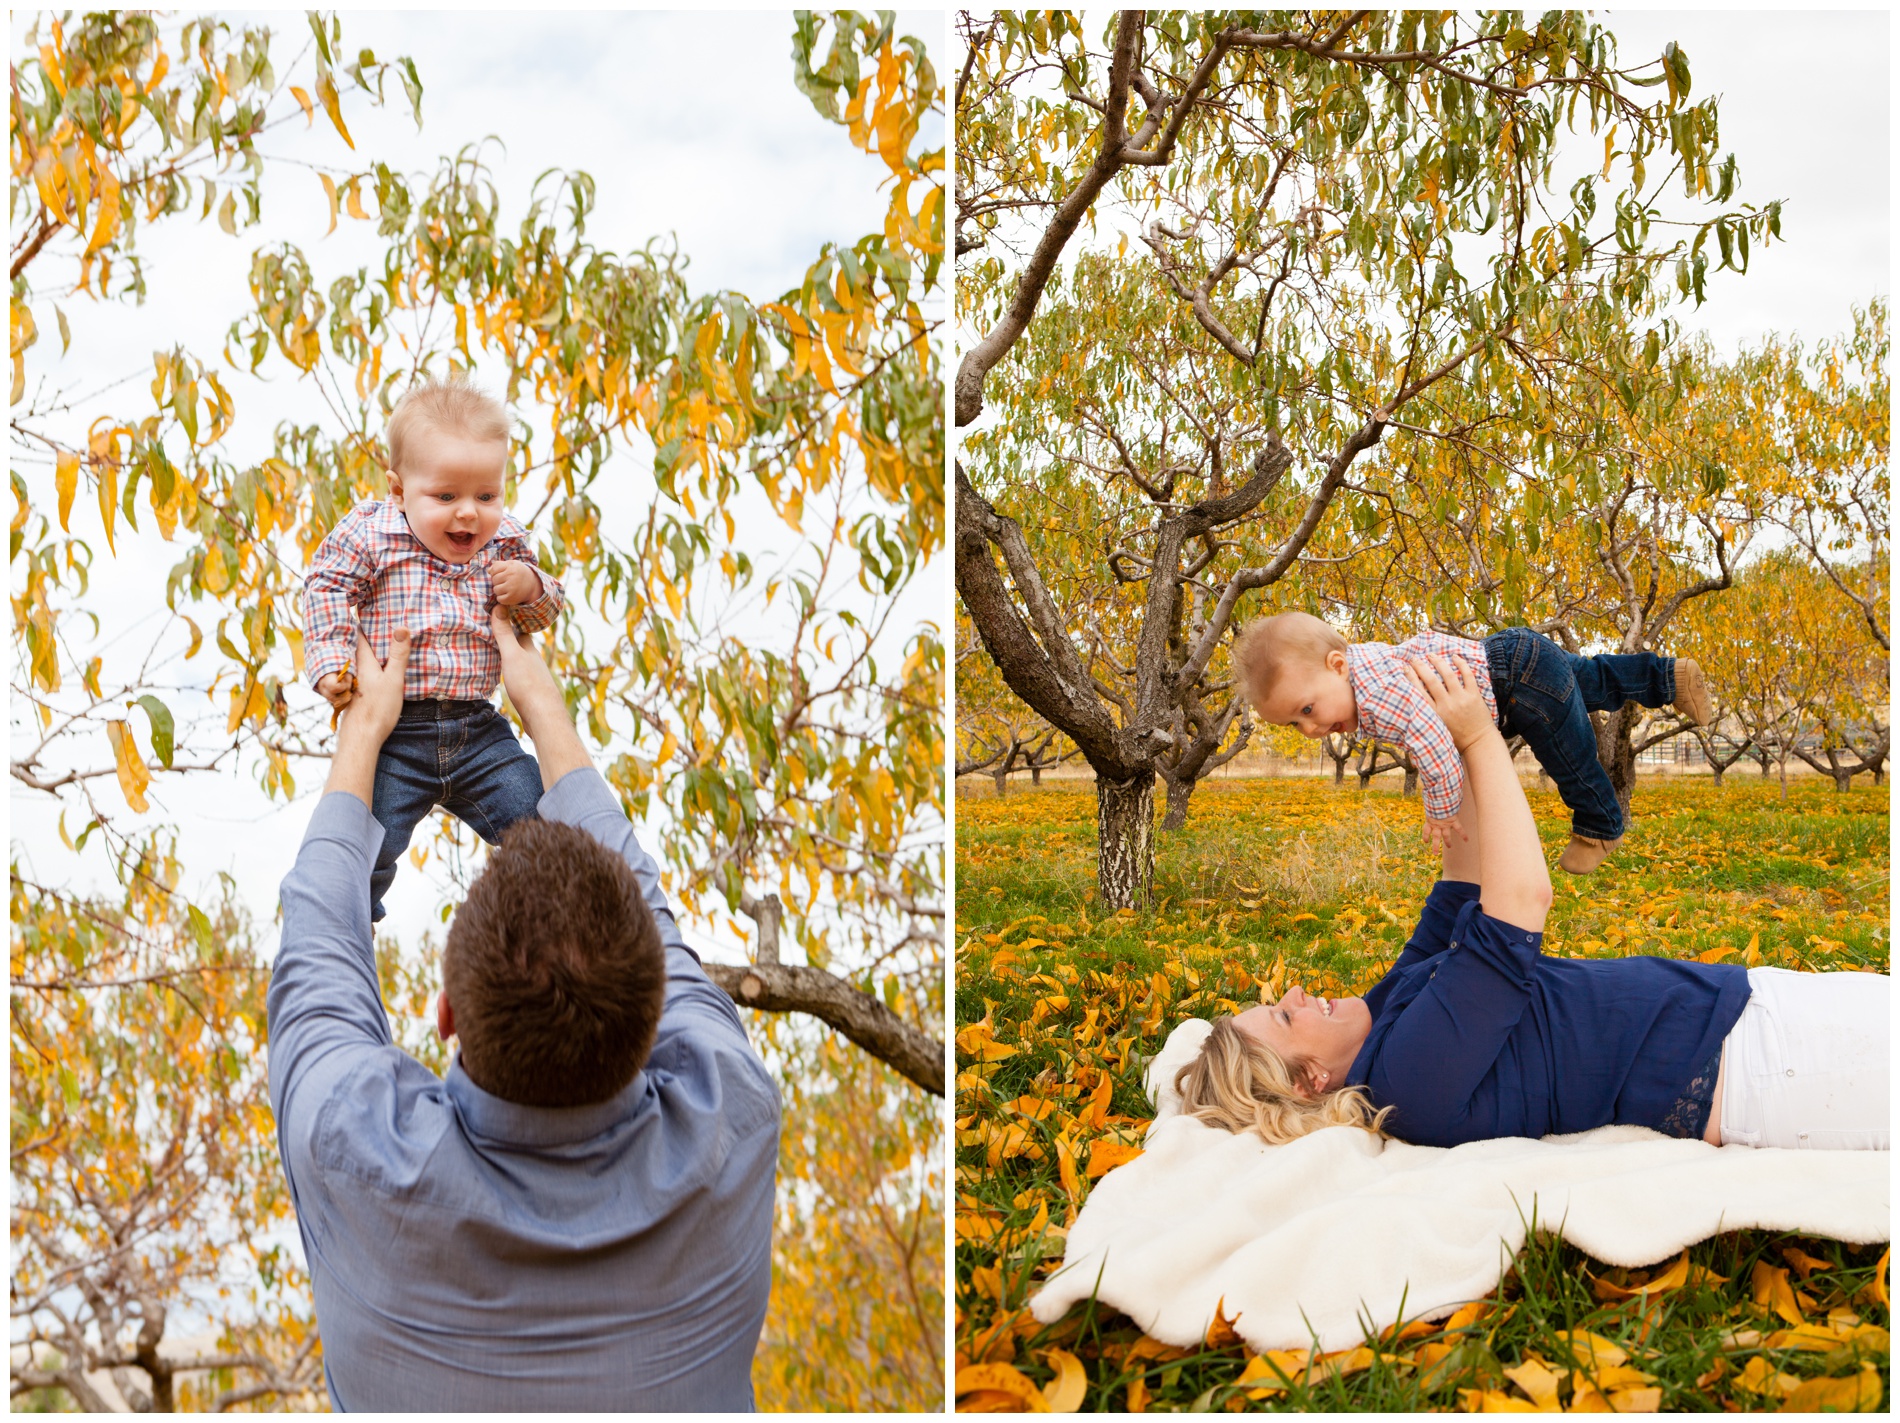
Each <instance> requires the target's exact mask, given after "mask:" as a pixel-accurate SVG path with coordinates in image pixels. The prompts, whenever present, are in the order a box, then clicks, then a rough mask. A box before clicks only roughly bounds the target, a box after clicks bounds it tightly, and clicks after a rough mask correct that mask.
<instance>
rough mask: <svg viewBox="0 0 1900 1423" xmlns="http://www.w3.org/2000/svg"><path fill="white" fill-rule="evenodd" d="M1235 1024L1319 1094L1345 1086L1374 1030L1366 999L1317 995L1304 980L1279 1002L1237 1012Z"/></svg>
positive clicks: (1283, 995)
mask: <svg viewBox="0 0 1900 1423" xmlns="http://www.w3.org/2000/svg"><path fill="white" fill-rule="evenodd" d="M1234 1026H1235V1027H1236V1028H1239V1029H1240V1031H1241V1032H1243V1033H1246V1034H1248V1035H1249V1036H1251V1037H1254V1038H1257V1039H1259V1040H1260V1041H1261V1042H1263V1043H1265V1044H1266V1045H1267V1046H1268V1047H1270V1048H1272V1049H1273V1050H1274V1051H1275V1052H1276V1053H1278V1054H1279V1055H1280V1056H1281V1057H1283V1058H1285V1059H1286V1061H1287V1062H1288V1063H1289V1064H1292V1065H1293V1066H1294V1067H1295V1068H1296V1070H1297V1069H1301V1068H1302V1067H1303V1070H1300V1071H1299V1077H1300V1080H1301V1081H1302V1082H1303V1083H1305V1084H1306V1086H1307V1088H1308V1090H1309V1091H1312V1092H1314V1093H1316V1094H1317V1093H1319V1092H1325V1091H1329V1090H1331V1089H1332V1088H1334V1087H1338V1086H1340V1085H1342V1084H1343V1083H1344V1082H1345V1080H1346V1070H1347V1069H1348V1068H1350V1067H1351V1066H1352V1060H1353V1059H1354V1058H1355V1057H1357V1056H1358V1055H1359V1048H1360V1046H1361V1045H1362V1044H1363V1043H1364V1042H1365V1040H1366V1034H1367V1033H1369V1032H1371V1031H1372V1013H1371V1011H1370V1010H1369V1009H1368V1008H1367V1007H1366V1000H1365V999H1363V998H1315V997H1312V996H1310V995H1309V994H1308V993H1307V991H1306V990H1305V989H1304V988H1302V987H1301V986H1300V985H1299V984H1297V983H1296V984H1294V985H1293V986H1292V987H1291V988H1289V989H1287V991H1286V992H1285V993H1283V994H1281V995H1280V1001H1279V1002H1277V1003H1261V1004H1258V1005H1256V1006H1255V1007H1252V1008H1249V1009H1247V1010H1246V1011H1245V1012H1242V1013H1236V1014H1235V1015H1234Z"/></svg>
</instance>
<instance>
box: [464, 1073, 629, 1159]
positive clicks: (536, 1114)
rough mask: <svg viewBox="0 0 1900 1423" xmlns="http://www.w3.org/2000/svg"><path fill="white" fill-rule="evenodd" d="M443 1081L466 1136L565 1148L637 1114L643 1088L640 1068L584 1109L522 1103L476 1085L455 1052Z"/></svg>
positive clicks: (524, 1144)
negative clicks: (617, 1088)
mask: <svg viewBox="0 0 1900 1423" xmlns="http://www.w3.org/2000/svg"><path fill="white" fill-rule="evenodd" d="M443 1082H444V1084H445V1085H446V1086H447V1088H448V1093H449V1100H450V1101H452V1102H453V1103H454V1104H455V1111H456V1115H457V1116H459V1117H460V1118H461V1119H462V1125H463V1126H464V1127H465V1128H466V1129H467V1130H468V1133H469V1135H471V1136H478V1137H482V1138H484V1139H486V1140H488V1141H494V1142H500V1143H502V1144H504V1145H507V1146H529V1147H536V1146H567V1145H570V1144H572V1143H574V1142H580V1141H586V1140H588V1139H589V1138H591V1137H596V1136H599V1135H600V1134H601V1133H602V1132H605V1131H607V1130H609V1129H610V1128H612V1127H614V1126H615V1125H617V1124H618V1123H620V1122H623V1121H626V1120H627V1119H629V1118H631V1117H632V1116H634V1115H635V1114H636V1113H638V1112H639V1110H640V1108H641V1106H642V1105H643V1104H644V1103H645V1101H646V1098H647V1092H648V1083H647V1075H646V1073H645V1071H644V1070H643V1071H640V1072H636V1073H635V1074H634V1076H633V1081H631V1082H629V1083H628V1084H627V1085H626V1086H625V1087H624V1088H622V1089H621V1090H620V1091H619V1092H618V1093H617V1094H616V1095H614V1096H612V1097H609V1098H608V1099H607V1100H606V1101H605V1102H593V1103H590V1104H589V1105H587V1106H585V1107H524V1106H523V1105H521V1103H519V1102H510V1101H507V1100H505V1099H503V1098H501V1097H497V1096H495V1095H494V1094H493V1093H490V1092H484V1091H483V1090H482V1089H481V1088H479V1087H477V1086H476V1085H475V1083H474V1080H473V1079H472V1078H470V1077H469V1075H468V1073H466V1072H464V1071H463V1070H462V1054H461V1053H459V1052H458V1053H456V1054H455V1057H454V1058H453V1059H452V1060H451V1061H450V1063H449V1071H448V1075H447V1076H446V1077H445V1078H444V1079H443Z"/></svg>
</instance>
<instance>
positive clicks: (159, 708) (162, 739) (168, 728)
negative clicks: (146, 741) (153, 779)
mask: <svg viewBox="0 0 1900 1423" xmlns="http://www.w3.org/2000/svg"><path fill="white" fill-rule="evenodd" d="M138 704H139V705H140V706H142V707H144V708H145V715H146V716H147V717H149V718H150V719H151V723H152V750H153V752H154V753H155V754H156V755H157V756H158V759H159V761H160V762H161V763H162V764H163V765H164V767H165V769H166V770H170V769H171V764H172V713H171V708H170V707H168V706H166V705H165V704H164V703H163V702H161V701H160V700H159V699H158V698H157V697H155V696H153V695H152V694H151V693H150V692H147V693H146V694H145V695H144V696H142V697H140V698H139V702H138Z"/></svg>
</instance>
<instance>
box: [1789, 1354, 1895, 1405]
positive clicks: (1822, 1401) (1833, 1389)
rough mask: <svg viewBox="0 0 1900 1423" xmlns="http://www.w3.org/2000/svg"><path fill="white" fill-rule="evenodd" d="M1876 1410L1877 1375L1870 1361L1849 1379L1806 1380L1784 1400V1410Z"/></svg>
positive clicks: (1878, 1402) (1878, 1385)
mask: <svg viewBox="0 0 1900 1423" xmlns="http://www.w3.org/2000/svg"><path fill="white" fill-rule="evenodd" d="M1823 1410H1825V1411H1826V1412H1829V1413H1878V1412H1879V1411H1880V1375H1879V1373H1878V1372H1876V1371H1875V1369H1874V1367H1873V1365H1871V1364H1869V1365H1867V1366H1865V1367H1864V1368H1862V1369H1861V1371H1860V1372H1859V1373H1858V1374H1855V1375H1854V1376H1853V1377H1851V1378H1841V1379H1809V1380H1807V1381H1806V1382H1805V1383H1803V1384H1801V1385H1799V1386H1798V1387H1797V1388H1796V1389H1795V1390H1794V1392H1793V1393H1790V1394H1789V1395H1788V1397H1787V1398H1786V1399H1785V1400H1784V1401H1783V1403H1782V1405H1781V1411H1782V1412H1783V1413H1820V1412H1822V1411H1823Z"/></svg>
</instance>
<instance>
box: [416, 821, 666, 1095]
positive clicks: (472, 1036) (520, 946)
mask: <svg viewBox="0 0 1900 1423" xmlns="http://www.w3.org/2000/svg"><path fill="white" fill-rule="evenodd" d="M442 986H443V989H444V991H445V992H446V993H447V994H448V1000H449V1007H450V1010H451V1011H452V1012H453V1013H454V1016H455V1032H456V1036H457V1037H458V1038H460V1039H461V1052H462V1070H463V1071H464V1072H466V1073H467V1074H468V1075H469V1078H470V1079H471V1080H472V1081H473V1082H474V1083H475V1085H476V1086H477V1087H480V1088H481V1089H482V1090H483V1091H484V1092H489V1093H492V1094H493V1095H494V1096H497V1097H500V1098H502V1099H503V1100H504V1101H509V1102H518V1103H520V1104H521V1105H522V1106H527V1107H579V1106H585V1105H587V1104H588V1103H592V1102H604V1101H606V1100H607V1099H608V1098H610V1097H612V1096H613V1095H614V1094H615V1093H617V1092H619V1091H620V1090H621V1089H622V1088H623V1087H625V1086H626V1085H627V1084H628V1083H629V1082H631V1081H633V1078H634V1074H635V1073H637V1072H639V1070H640V1068H641V1067H642V1066H643V1065H644V1064H645V1063H646V1060H647V1054H648V1053H649V1052H651V1051H652V1049H653V1036H654V1033H655V1031H656V1030H657V1029H658V1028H659V1024H660V1007H661V1003H662V1000H663V998H664V996H665V989H666V950H665V948H664V947H663V946H662V945H661V943H660V935H659V930H658V928H657V927H656V926H655V925H654V922H653V912H652V910H650V909H649V908H648V907H647V903H646V900H645V899H644V898H643V897H642V896H641V894H640V886H639V883H638V881H636V880H635V879H634V877H633V871H632V869H630V868H629V867H628V865H627V862H626V861H625V860H624V859H622V858H621V857H620V856H619V855H616V854H614V853H613V852H612V851H611V850H609V849H608V848H607V847H606V846H604V845H602V844H601V843H600V842H599V841H598V840H596V839H595V838H594V837H593V836H591V835H589V834H588V833H587V832H586V831H584V830H580V829H577V828H576V827H574V826H572V825H562V824H558V823H556V822H554V821H549V820H540V819H529V820H520V821H517V822H515V824H513V825H511V826H510V827H509V828H508V830H507V832H506V833H505V834H503V836H502V838H501V843H500V844H499V845H498V846H496V847H495V851H494V853H493V854H492V855H490V856H489V860H488V864H487V867H486V868H484V869H483V871H482V872H481V874H480V875H479V876H478V877H477V878H476V880H475V883H474V884H472V885H470V886H469V891H468V898H467V900H465V901H464V902H463V904H462V907H461V908H460V909H458V910H457V911H456V913H455V919H454V921H453V922H452V923H451V924H450V925H449V937H448V943H447V944H446V945H445V947H444V949H443V953H442Z"/></svg>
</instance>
